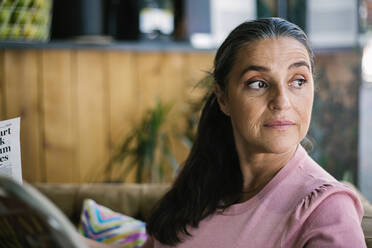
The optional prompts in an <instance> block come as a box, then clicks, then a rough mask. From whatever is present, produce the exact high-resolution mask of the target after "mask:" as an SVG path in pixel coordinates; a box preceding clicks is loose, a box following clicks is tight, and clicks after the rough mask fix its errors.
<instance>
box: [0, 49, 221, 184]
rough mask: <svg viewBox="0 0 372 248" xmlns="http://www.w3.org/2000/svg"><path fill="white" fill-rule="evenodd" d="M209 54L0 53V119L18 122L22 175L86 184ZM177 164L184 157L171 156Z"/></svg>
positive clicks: (182, 93) (181, 96)
mask: <svg viewBox="0 0 372 248" xmlns="http://www.w3.org/2000/svg"><path fill="white" fill-rule="evenodd" d="M213 55H214V52H213V51H202V52H200V51H193V50H188V51H187V50H183V51H173V50H149V51H140V50H138V51H131V50H128V49H115V48H111V49H96V48H92V49H87V48H85V49H76V48H66V47H62V48H61V47H58V48H53V47H49V48H47V49H41V48H38V47H31V48H30V47H26V49H24V48H23V49H19V48H17V47H7V48H3V49H0V116H1V119H8V118H13V117H16V116H21V153H22V169H23V177H24V179H25V180H26V181H29V182H85V181H89V180H90V177H91V176H92V175H93V174H94V172H95V171H97V172H98V171H99V167H100V166H102V165H103V164H104V163H105V162H106V161H107V159H108V157H109V154H110V152H112V150H113V148H114V147H115V145H116V144H118V142H119V141H120V138H121V137H123V134H124V133H125V132H126V130H127V129H129V128H130V127H131V126H132V125H134V123H135V121H136V120H138V119H139V118H140V117H141V116H142V114H143V112H144V111H145V110H146V109H147V108H148V107H150V106H153V105H154V104H155V102H156V100H157V99H161V100H162V101H165V102H174V104H175V106H176V108H177V106H178V107H179V106H180V105H182V103H183V102H184V101H185V99H186V98H187V97H189V95H190V94H192V92H191V90H190V89H191V87H190V86H192V85H195V84H196V83H197V81H198V80H199V79H200V78H201V77H202V76H203V75H204V71H208V70H210V69H211V66H212V59H213ZM177 153H178V154H177V156H178V159H180V160H183V159H184V157H185V154H186V151H178V152H177Z"/></svg>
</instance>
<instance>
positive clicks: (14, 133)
mask: <svg viewBox="0 0 372 248" xmlns="http://www.w3.org/2000/svg"><path fill="white" fill-rule="evenodd" d="M20 119H21V118H19V117H17V118H14V119H9V120H5V121H0V174H3V175H7V176H10V177H11V178H13V179H14V180H16V181H18V182H19V183H22V166H21V148H20V134H19V131H20Z"/></svg>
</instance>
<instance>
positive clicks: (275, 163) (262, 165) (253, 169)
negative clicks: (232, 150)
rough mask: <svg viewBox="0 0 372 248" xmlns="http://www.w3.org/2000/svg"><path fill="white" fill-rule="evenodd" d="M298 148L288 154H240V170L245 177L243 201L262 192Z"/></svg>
mask: <svg viewBox="0 0 372 248" xmlns="http://www.w3.org/2000/svg"><path fill="white" fill-rule="evenodd" d="M296 150H297V146H296V147H294V148H293V149H291V150H290V151H288V152H286V153H281V154H272V153H251V154H244V155H243V156H242V155H240V154H239V153H238V154H239V160H240V168H241V171H242V176H243V189H242V191H243V199H242V200H243V201H246V200H249V199H250V198H252V197H253V196H255V195H256V194H257V193H258V192H260V191H261V190H262V189H263V188H264V187H265V185H266V184H268V183H269V182H270V181H271V179H272V178H273V177H274V176H275V175H276V174H277V173H278V172H279V171H280V170H281V169H282V168H283V167H284V166H285V165H286V164H287V163H288V161H289V160H290V159H291V158H292V157H293V155H294V154H295V152H296Z"/></svg>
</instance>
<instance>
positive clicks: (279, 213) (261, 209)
mask: <svg viewBox="0 0 372 248" xmlns="http://www.w3.org/2000/svg"><path fill="white" fill-rule="evenodd" d="M313 68H314V65H313V53H312V50H311V48H310V46H309V43H308V40H307V37H306V35H305V34H304V32H303V31H302V30H301V29H300V28H299V27H298V26H296V25H294V24H292V23H290V22H288V21H285V20H283V19H280V18H268V19H260V20H256V21H250V22H245V23H243V24H241V25H239V26H238V27H237V28H235V29H234V30H233V31H232V32H231V33H230V35H229V36H228V37H227V38H226V40H225V41H224V42H223V44H222V45H221V47H220V48H219V49H218V51H217V54H216V57H215V60H214V71H213V77H214V80H215V89H214V92H213V93H211V95H210V97H209V99H208V101H207V103H206V104H205V106H204V109H203V112H202V115H201V119H200V123H199V128H198V133H197V138H196V142H195V144H194V146H193V148H192V150H191V153H190V155H189V157H188V159H187V160H186V162H185V165H184V167H183V169H182V171H181V172H180V174H179V176H178V177H177V179H176V181H175V182H174V184H173V186H172V188H171V189H170V191H169V192H168V193H167V194H166V195H165V196H164V198H163V199H162V200H161V201H160V202H159V204H158V205H157V207H156V208H155V210H154V212H153V215H152V217H151V218H150V220H149V222H148V226H147V230H148V233H149V234H150V236H151V238H149V240H148V241H147V243H146V244H145V247H149V248H150V247H151V248H152V247H154V248H163V247H177V248H186V247H187V248H195V247H196V248H197V247H213V248H219V247H221V248H227V247H228V248H230V247H232V248H240V247H254V248H256V247H307V248H309V247H366V246H365V242H364V237H363V232H362V229H361V226H360V222H361V218H362V216H363V210H362V207H361V204H360V202H359V200H358V198H357V196H356V194H355V193H354V192H353V191H352V190H350V189H349V188H348V187H346V186H344V185H343V184H341V183H339V182H338V181H337V180H336V179H334V178H333V177H332V176H331V175H329V174H328V173H327V172H326V171H324V170H323V169H322V168H321V167H320V166H319V165H318V164H316V162H314V161H313V160H312V159H311V158H310V157H309V156H308V155H307V153H306V151H305V150H304V148H303V147H302V146H301V145H300V142H301V141H302V140H303V139H304V138H305V136H306V133H307V131H308V128H309V124H310V117H311V111H312V105H313V98H314V81H313Z"/></svg>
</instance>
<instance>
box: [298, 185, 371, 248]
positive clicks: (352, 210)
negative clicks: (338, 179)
mask: <svg viewBox="0 0 372 248" xmlns="http://www.w3.org/2000/svg"><path fill="white" fill-rule="evenodd" d="M358 204H360V203H359V201H355V200H354V199H353V198H352V196H351V195H350V194H347V193H345V192H342V191H340V192H336V193H333V194H331V195H328V196H327V197H326V198H325V199H323V201H322V202H321V203H320V204H319V205H318V206H317V207H316V208H315V209H314V210H313V211H312V213H311V214H310V215H309V217H308V218H307V219H306V221H305V222H304V224H303V226H302V230H301V231H302V235H301V238H300V242H299V244H300V246H299V247H306V248H321V247H327V248H336V247H340V248H342V247H345V248H346V247H355V248H359V247H361V248H364V247H366V244H365V240H364V236H363V231H362V228H361V224H360V220H361V217H362V216H361V215H363V213H362V212H360V206H359V205H358Z"/></svg>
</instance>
